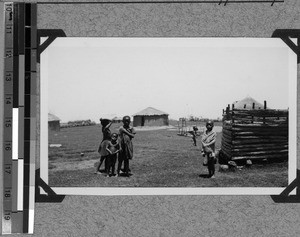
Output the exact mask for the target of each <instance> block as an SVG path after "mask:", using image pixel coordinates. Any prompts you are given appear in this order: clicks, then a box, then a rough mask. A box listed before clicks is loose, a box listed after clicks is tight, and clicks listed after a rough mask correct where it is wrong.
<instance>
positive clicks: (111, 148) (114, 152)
mask: <svg viewBox="0 0 300 237" xmlns="http://www.w3.org/2000/svg"><path fill="white" fill-rule="evenodd" d="M120 149H121V146H120V144H119V142H118V134H117V133H113V134H112V135H111V141H109V142H108V144H107V147H106V150H107V151H108V153H109V155H108V156H107V158H106V160H107V170H106V173H107V177H109V176H110V175H111V176H115V168H116V161H117V156H118V153H119V151H120ZM110 172H111V173H110Z"/></svg>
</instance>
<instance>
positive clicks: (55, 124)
mask: <svg viewBox="0 0 300 237" xmlns="http://www.w3.org/2000/svg"><path fill="white" fill-rule="evenodd" d="M48 128H49V129H50V130H53V131H59V130H60V119H59V118H58V117H57V116H55V115H54V114H50V113H48Z"/></svg>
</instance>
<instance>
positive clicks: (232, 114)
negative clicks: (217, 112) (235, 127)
mask: <svg viewBox="0 0 300 237" xmlns="http://www.w3.org/2000/svg"><path fill="white" fill-rule="evenodd" d="M233 110H234V104H232V112H231V121H232V123H234V118H233V116H234V112H233Z"/></svg>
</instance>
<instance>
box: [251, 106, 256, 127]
mask: <svg viewBox="0 0 300 237" xmlns="http://www.w3.org/2000/svg"><path fill="white" fill-rule="evenodd" d="M252 109H255V103H253V104H252ZM253 118H254V117H253V116H252V121H251V123H253Z"/></svg>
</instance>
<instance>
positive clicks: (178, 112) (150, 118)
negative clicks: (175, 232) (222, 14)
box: [41, 38, 297, 194]
mask: <svg viewBox="0 0 300 237" xmlns="http://www.w3.org/2000/svg"><path fill="white" fill-rule="evenodd" d="M296 76H297V75H296V55H295V54H294V53H293V52H292V51H291V50H290V49H289V48H288V46H286V45H285V43H284V42H282V41H281V40H280V39H257V38H256V39H254V38H58V39H56V40H55V41H54V42H53V43H52V44H51V45H50V46H49V47H48V48H47V49H46V50H45V51H44V52H43V53H42V54H41V95H42V98H41V124H42V125H41V154H42V160H41V174H42V175H43V178H44V180H46V181H47V182H48V184H49V185H50V186H51V187H55V189H54V190H60V189H59V188H79V189H80V188H89V187H91V188H121V187H122V189H114V190H115V192H116V193H118V192H119V193H121V192H124V190H125V192H126V189H124V188H129V189H128V190H132V189H131V188H134V190H135V191H136V190H145V189H140V188H153V189H152V190H160V191H161V190H162V192H166V194H168V191H166V190H173V191H172V192H175V193H176V192H177V191H178V190H179V191H178V194H181V193H182V192H184V191H182V190H189V191H191V190H192V191H191V192H192V193H193V192H194V191H195V190H196V191H195V192H196V193H197V194H201V193H202V191H201V190H205V192H206V193H214V194H215V193H218V192H220V190H221V189H220V188H228V189H227V190H229V191H228V192H227V194H230V193H231V191H230V190H239V191H238V192H239V194H243V190H245V189H244V188H250V189H247V190H248V191H247V192H248V193H251V191H249V190H251V188H260V189H257V190H260V191H262V190H264V191H265V192H266V193H267V194H273V193H274V194H277V193H280V191H282V190H283V188H284V187H286V186H287V185H288V184H289V182H290V181H291V180H293V178H295V176H296V175H295V172H296V169H295V167H296ZM156 188H158V189H156ZM161 188H163V189H161ZM170 188H171V189H170ZM182 188H187V189H182ZM239 188H243V189H239ZM266 188H267V189H266ZM268 188H270V189H268ZM62 190H65V189H62ZM97 190H99V189H97ZM104 190H105V189H104ZM147 190H149V189H147ZM150 190H151V189H150ZM174 190H175V191H174ZM176 190H177V191H176ZM180 190H181V191H180ZM222 190H223V189H222ZM268 190H269V191H268ZM142 192H144V191H142ZM150 192H151V191H150ZM220 193H221V194H226V191H225V193H224V192H223V191H222V192H220ZM232 193H234V192H232ZM252 194H260V193H252Z"/></svg>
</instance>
